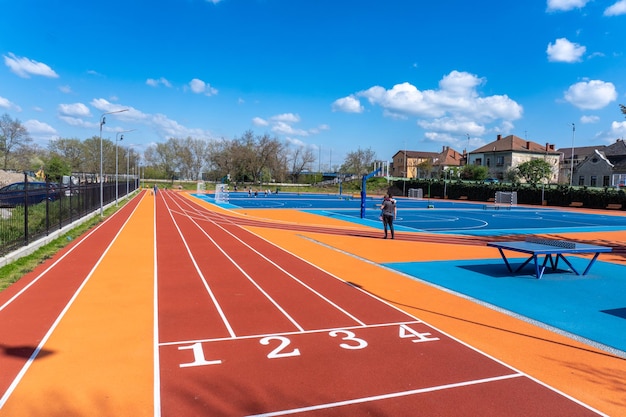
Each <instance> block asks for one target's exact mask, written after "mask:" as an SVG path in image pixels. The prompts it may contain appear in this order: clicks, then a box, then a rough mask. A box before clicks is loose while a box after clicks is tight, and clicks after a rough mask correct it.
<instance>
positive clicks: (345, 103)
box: [332, 95, 363, 113]
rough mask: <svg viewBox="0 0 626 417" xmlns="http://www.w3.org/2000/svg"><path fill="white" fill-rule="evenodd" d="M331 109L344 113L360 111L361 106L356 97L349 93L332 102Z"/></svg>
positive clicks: (361, 110) (361, 109)
mask: <svg viewBox="0 0 626 417" xmlns="http://www.w3.org/2000/svg"><path fill="white" fill-rule="evenodd" d="M332 109H333V111H341V112H345V113H362V112H363V106H362V105H361V102H360V101H359V99H357V98H356V97H354V96H352V95H350V96H348V97H343V98H338V99H337V100H335V101H334V102H333V104H332Z"/></svg>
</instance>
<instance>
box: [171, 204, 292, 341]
mask: <svg viewBox="0 0 626 417" xmlns="http://www.w3.org/2000/svg"><path fill="white" fill-rule="evenodd" d="M175 203H176V202H175ZM176 204H177V205H178V203H176ZM178 206H179V208H180V209H182V207H180V205H178ZM185 217H186V218H188V219H189V220H190V221H191V222H192V223H193V224H195V225H196V227H197V228H198V230H200V231H201V232H202V233H203V234H204V235H205V236H206V237H207V238H208V239H209V241H211V243H213V245H214V246H215V247H216V248H217V249H218V250H219V251H220V252H221V253H222V254H223V255H224V257H226V259H228V260H229V261H230V263H231V264H232V265H233V266H234V267H235V268H237V269H238V270H239V272H241V274H242V275H243V276H244V277H246V279H247V280H248V281H250V283H251V284H252V285H254V286H255V287H256V288H257V289H258V290H259V292H260V293H261V294H263V295H264V296H265V297H266V298H267V299H268V300H269V302H270V303H272V304H273V305H274V307H276V308H277V309H278V310H279V311H280V312H281V313H282V314H283V315H284V316H285V317H286V318H287V320H289V321H290V322H291V324H293V325H294V326H295V327H296V328H297V329H298V330H300V331H304V328H303V327H302V326H301V325H300V324H299V323H298V322H296V320H295V319H294V318H293V317H291V316H290V315H289V313H287V311H285V309H284V308H283V307H282V306H281V305H280V304H279V303H277V302H276V300H274V299H273V298H272V297H271V296H270V295H269V294H268V293H267V291H265V290H264V289H263V288H261V286H260V285H259V284H258V283H257V282H256V281H255V280H254V279H253V278H252V277H251V276H250V275H249V274H248V273H247V272H246V271H245V270H244V269H243V268H242V267H241V266H240V265H239V264H238V263H237V262H236V261H235V259H233V258H232V257H231V256H230V255H229V254H228V253H226V251H225V250H224V249H223V248H222V247H221V246H220V245H219V244H218V243H217V242H216V241H215V239H213V238H212V237H211V236H209V234H208V233H207V232H206V231H205V230H204V229H203V228H202V227H200V225H199V224H198V223H197V222H196V220H195V219H193V218H192V217H190V216H185ZM181 237H182V235H181ZM185 244H186V243H185ZM189 255H190V256H192V257H193V255H192V254H191V252H189ZM194 264H195V260H194ZM198 273H200V271H198ZM207 286H208V284H207ZM232 336H233V337H234V336H235V335H234V334H233V335H232Z"/></svg>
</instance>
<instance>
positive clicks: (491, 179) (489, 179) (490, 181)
mask: <svg viewBox="0 0 626 417" xmlns="http://www.w3.org/2000/svg"><path fill="white" fill-rule="evenodd" d="M499 182H500V180H498V179H497V178H485V183H487V184H497V183H499Z"/></svg>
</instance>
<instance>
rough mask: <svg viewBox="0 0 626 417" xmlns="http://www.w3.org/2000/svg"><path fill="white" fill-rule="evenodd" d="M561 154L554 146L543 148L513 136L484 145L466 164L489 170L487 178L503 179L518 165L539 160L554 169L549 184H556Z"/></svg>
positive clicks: (546, 145) (470, 155) (500, 136)
mask: <svg viewBox="0 0 626 417" xmlns="http://www.w3.org/2000/svg"><path fill="white" fill-rule="evenodd" d="M560 157H561V154H560V153H559V152H557V151H555V150H554V145H551V144H548V143H546V144H545V146H543V145H540V144H538V143H536V142H533V141H530V140H525V139H522V138H520V137H517V136H515V135H509V136H506V137H504V138H503V137H502V135H498V136H497V137H496V140H495V141H493V142H491V143H488V144H487V145H484V146H482V147H480V148H478V149H476V150H474V151H472V152H470V153H469V155H468V164H473V165H479V166H485V167H487V169H488V170H489V172H488V174H487V175H488V176H489V177H492V178H498V179H500V180H502V179H505V178H506V175H507V173H508V172H509V171H510V170H511V169H514V168H515V167H517V166H518V165H520V164H522V163H524V162H527V161H530V160H532V159H537V158H541V159H543V160H545V161H546V162H548V163H549V164H550V165H551V166H553V167H554V169H553V170H552V176H551V178H549V179H548V181H549V182H556V181H557V180H558V174H559V159H560Z"/></svg>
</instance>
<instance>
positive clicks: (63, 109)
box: [58, 103, 91, 117]
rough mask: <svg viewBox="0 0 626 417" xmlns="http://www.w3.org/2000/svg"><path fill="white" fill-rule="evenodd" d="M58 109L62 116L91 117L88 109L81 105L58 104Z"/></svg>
mask: <svg viewBox="0 0 626 417" xmlns="http://www.w3.org/2000/svg"><path fill="white" fill-rule="evenodd" d="M58 109H59V113H60V114H61V115H63V116H78V117H91V112H90V111H89V107H87V106H86V105H84V104H83V103H73V104H59V107H58Z"/></svg>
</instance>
